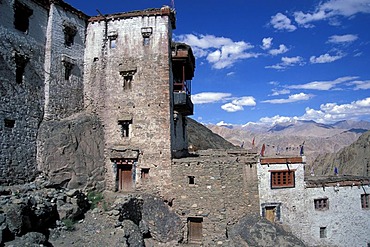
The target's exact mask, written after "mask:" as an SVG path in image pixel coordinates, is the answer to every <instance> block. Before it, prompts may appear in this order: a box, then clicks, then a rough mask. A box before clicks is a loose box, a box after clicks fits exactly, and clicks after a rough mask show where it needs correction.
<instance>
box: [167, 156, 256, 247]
mask: <svg viewBox="0 0 370 247" xmlns="http://www.w3.org/2000/svg"><path fill="white" fill-rule="evenodd" d="M172 183H173V185H172V187H173V189H172V191H171V194H169V195H168V198H172V199H169V200H170V201H171V202H172V204H173V208H174V210H175V212H176V213H177V214H179V215H180V216H181V218H182V220H183V222H184V224H185V225H186V227H187V226H188V225H187V223H188V220H189V218H198V219H199V220H201V221H202V243H203V245H204V246H216V245H223V246H227V243H226V242H227V241H228V239H227V229H228V228H229V227H231V226H232V225H234V224H235V223H236V221H237V220H238V219H239V218H241V217H242V216H243V215H247V214H253V213H254V214H255V213H256V212H258V209H259V200H258V190H257V188H258V185H257V176H256V154H255V153H248V151H245V150H244V151H231V150H230V151H226V150H206V151H199V156H196V157H188V158H181V159H175V160H174V161H173V164H172ZM184 239H185V242H187V241H191V239H190V238H189V235H188V230H187V229H185V236H184Z"/></svg>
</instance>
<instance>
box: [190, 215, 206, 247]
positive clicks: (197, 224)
mask: <svg viewBox="0 0 370 247" xmlns="http://www.w3.org/2000/svg"><path fill="white" fill-rule="evenodd" d="M202 223H203V218H200V217H189V218H188V242H189V243H201V242H202V236H203V234H202V228H203V227H202Z"/></svg>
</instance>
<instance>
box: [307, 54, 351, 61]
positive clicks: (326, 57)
mask: <svg viewBox="0 0 370 247" xmlns="http://www.w3.org/2000/svg"><path fill="white" fill-rule="evenodd" d="M343 57H344V55H336V56H331V55H329V54H328V53H325V54H323V55H320V56H318V57H316V56H311V57H310V62H311V63H331V62H334V61H336V60H339V59H341V58H343Z"/></svg>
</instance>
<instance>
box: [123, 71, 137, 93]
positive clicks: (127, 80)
mask: <svg viewBox="0 0 370 247" xmlns="http://www.w3.org/2000/svg"><path fill="white" fill-rule="evenodd" d="M135 73H136V69H134V70H124V71H120V75H121V76H122V77H123V89H124V90H125V89H131V84H132V83H131V82H132V80H133V79H134V74H135Z"/></svg>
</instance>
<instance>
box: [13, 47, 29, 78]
mask: <svg viewBox="0 0 370 247" xmlns="http://www.w3.org/2000/svg"><path fill="white" fill-rule="evenodd" d="M28 60H29V58H28V57H27V56H25V55H21V54H19V53H16V54H15V81H16V82H17V83H18V84H20V83H22V82H23V77H24V70H25V68H26V65H27V63H28Z"/></svg>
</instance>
